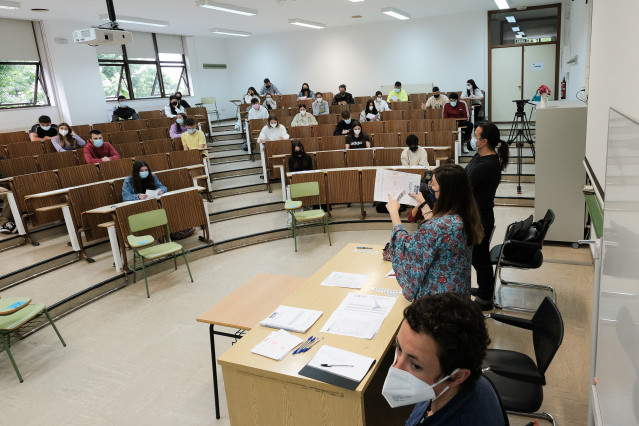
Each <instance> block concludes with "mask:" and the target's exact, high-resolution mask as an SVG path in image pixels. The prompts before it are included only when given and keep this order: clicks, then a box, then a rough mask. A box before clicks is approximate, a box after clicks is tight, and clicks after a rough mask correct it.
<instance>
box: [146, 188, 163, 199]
mask: <svg viewBox="0 0 639 426" xmlns="http://www.w3.org/2000/svg"><path fill="white" fill-rule="evenodd" d="M159 191H160V190H159V189H147V190H146V197H147V199H149V200H151V199H153V198H158V197H159V195H158V192H159Z"/></svg>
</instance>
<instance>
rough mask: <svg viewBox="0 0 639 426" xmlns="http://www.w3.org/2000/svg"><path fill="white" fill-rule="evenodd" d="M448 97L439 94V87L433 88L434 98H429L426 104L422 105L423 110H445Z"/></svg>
mask: <svg viewBox="0 0 639 426" xmlns="http://www.w3.org/2000/svg"><path fill="white" fill-rule="evenodd" d="M448 101H449V99H448V96H446V95H442V94H441V93H440V92H439V87H437V86H434V87H433V96H431V97H430V98H428V100H427V101H426V103H422V109H431V108H433V109H443V108H444V105H445V104H446V102H448Z"/></svg>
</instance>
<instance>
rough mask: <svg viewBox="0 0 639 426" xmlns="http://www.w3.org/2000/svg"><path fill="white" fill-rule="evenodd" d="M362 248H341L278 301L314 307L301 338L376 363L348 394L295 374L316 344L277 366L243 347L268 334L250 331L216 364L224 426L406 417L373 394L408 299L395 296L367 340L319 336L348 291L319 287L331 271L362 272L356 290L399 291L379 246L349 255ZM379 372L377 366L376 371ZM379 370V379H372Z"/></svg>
mask: <svg viewBox="0 0 639 426" xmlns="http://www.w3.org/2000/svg"><path fill="white" fill-rule="evenodd" d="M361 245H362V244H348V245H347V246H346V247H345V248H344V249H342V250H341V251H340V252H339V253H337V254H336V255H335V256H334V257H333V258H332V259H331V260H329V261H328V262H327V263H326V264H325V265H324V266H323V267H322V268H320V269H319V270H318V271H317V272H316V273H315V274H313V276H312V277H310V278H309V279H308V280H307V281H306V282H305V283H304V284H303V285H302V286H301V287H299V288H298V290H297V291H295V292H294V293H293V294H291V295H289V296H288V297H287V298H286V299H284V300H283V301H282V303H281V304H284V305H289V306H295V307H302V308H308V309H317V310H321V311H322V312H323V314H322V316H321V317H320V318H319V320H318V321H317V322H316V323H315V324H314V325H313V326H312V327H311V328H310V329H309V330H308V333H307V334H306V335H299V337H301V338H304V339H305V338H307V337H308V336H309V335H313V336H318V335H321V337H323V338H324V340H323V342H322V344H326V345H331V346H334V347H338V348H342V349H346V350H349V351H352V352H355V353H359V354H362V355H366V356H369V357H371V358H374V359H375V360H377V362H376V363H375V364H373V366H372V367H371V370H370V371H369V372H368V373H367V374H366V376H365V377H364V379H363V380H362V382H361V383H360V384H359V386H358V387H357V389H355V390H354V391H349V390H346V389H343V388H340V387H337V386H333V385H329V384H327V383H324V382H320V381H317V380H313V379H310V378H308V377H304V376H300V375H299V374H298V371H300V370H301V369H302V367H304V366H305V365H306V364H307V363H308V361H309V360H310V359H311V358H312V357H313V356H314V355H315V353H316V352H317V350H318V348H319V347H320V346H321V345H316V346H315V347H313V348H312V349H311V350H310V351H308V352H307V353H304V354H301V355H295V356H293V355H287V356H286V357H285V358H284V359H283V360H281V361H275V360H272V359H269V358H266V357H262V356H259V355H255V354H252V353H251V352H250V350H251V349H252V348H253V347H254V346H255V345H256V344H257V343H259V342H261V341H262V340H263V339H264V338H265V337H266V336H267V335H268V334H270V333H271V332H272V331H273V329H271V328H266V327H255V328H253V329H252V330H251V331H250V332H249V333H247V334H246V336H244V338H243V339H242V340H240V341H239V342H238V343H236V344H235V345H234V346H233V347H232V348H231V349H229V350H228V351H227V352H225V353H224V354H223V355H222V356H221V357H220V358H219V360H218V362H219V364H220V365H221V366H222V373H223V375H224V383H225V387H226V395H227V402H228V408H229V415H230V418H231V423H232V424H234V425H256V426H257V425H265V426H266V425H284V424H287V425H293V424H304V425H331V426H336V425H348V426H354V425H364V424H368V425H370V424H384V425H392V424H395V423H397V424H402V425H403V424H404V423H405V421H406V418H407V415H406V416H404V415H403V413H400V411H401V410H400V411H397V409H395V410H393V409H391V408H390V406H389V405H388V404H387V403H386V402H385V401H384V399H383V396H382V395H381V393H380V388H381V383H380V380H381V381H382V382H383V379H384V378H385V376H386V367H387V366H388V363H387V362H386V363H385V362H382V360H384V359H385V358H386V359H387V357H385V356H386V355H388V356H390V357H391V360H392V353H391V352H390V351H389V350H390V348H391V345H392V343H393V340H394V337H395V334H396V332H397V330H398V328H399V325H400V324H401V321H402V318H403V314H402V313H403V310H404V308H405V307H406V306H408V304H409V303H408V301H406V299H404V297H402V296H399V297H397V300H396V302H395V305H394V307H393V309H392V311H391V312H390V314H389V315H388V317H386V319H385V320H384V323H383V324H382V326H381V327H380V329H379V331H378V333H377V335H376V336H375V338H374V339H372V340H368V339H357V338H353V337H347V336H338V335H334V334H328V333H321V332H320V329H321V328H322V327H323V326H324V324H325V323H326V320H327V319H328V318H329V317H330V316H331V315H332V313H333V312H334V311H335V309H336V308H337V307H338V306H339V304H340V303H341V302H342V300H343V299H344V297H346V295H347V294H348V293H350V292H353V291H358V290H353V289H348V288H340V287H326V286H320V283H321V282H322V281H323V280H324V279H325V278H326V277H327V276H328V275H329V274H330V273H331V272H333V271H340V272H352V273H360V274H368V275H369V276H370V278H369V280H368V281H367V282H366V284H364V286H363V288H362V289H361V290H359V291H361V292H363V293H370V294H379V293H376V292H374V291H372V290H371V288H372V287H384V288H391V289H397V290H399V285H398V284H397V281H396V280H395V279H391V278H386V277H385V275H386V273H387V272H388V271H389V270H390V269H391V264H390V262H385V261H384V260H382V249H383V248H382V246H371V245H369V244H366V245H367V246H369V247H373V250H374V251H376V253H369V252H363V253H360V252H355V249H356V247H357V246H361ZM380 367H381V368H380ZM378 372H379V374H377V373H378Z"/></svg>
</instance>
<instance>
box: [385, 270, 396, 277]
mask: <svg viewBox="0 0 639 426" xmlns="http://www.w3.org/2000/svg"><path fill="white" fill-rule="evenodd" d="M386 278H397V275H395V270H394V269H391V270H390V271H388V273H387V274H386Z"/></svg>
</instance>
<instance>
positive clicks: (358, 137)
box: [344, 120, 371, 149]
mask: <svg viewBox="0 0 639 426" xmlns="http://www.w3.org/2000/svg"><path fill="white" fill-rule="evenodd" d="M352 125H353V127H351V130H350V132H348V134H347V135H346V144H345V146H344V148H346V149H359V148H370V147H371V138H370V136H368V135H367V134H366V133H364V132H362V124H361V123H360V122H359V121H357V120H353V123H352Z"/></svg>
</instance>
